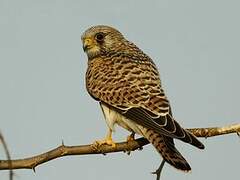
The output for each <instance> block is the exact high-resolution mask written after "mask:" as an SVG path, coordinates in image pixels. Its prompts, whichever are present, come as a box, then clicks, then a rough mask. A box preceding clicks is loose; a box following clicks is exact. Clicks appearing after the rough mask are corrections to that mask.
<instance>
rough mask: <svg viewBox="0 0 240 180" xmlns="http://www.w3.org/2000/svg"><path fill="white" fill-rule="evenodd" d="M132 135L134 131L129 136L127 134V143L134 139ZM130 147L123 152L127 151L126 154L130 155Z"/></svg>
mask: <svg viewBox="0 0 240 180" xmlns="http://www.w3.org/2000/svg"><path fill="white" fill-rule="evenodd" d="M134 136H135V132H132V133H131V134H130V135H129V136H127V143H130V142H132V141H134V140H135V139H134ZM131 151H132V149H130V148H128V149H127V150H126V151H125V152H126V153H127V155H130V153H131Z"/></svg>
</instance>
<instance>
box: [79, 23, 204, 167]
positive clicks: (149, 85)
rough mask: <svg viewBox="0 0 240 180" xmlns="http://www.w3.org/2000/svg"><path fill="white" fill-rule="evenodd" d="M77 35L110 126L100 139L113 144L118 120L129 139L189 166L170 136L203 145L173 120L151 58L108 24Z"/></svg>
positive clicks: (178, 164) (89, 87)
mask: <svg viewBox="0 0 240 180" xmlns="http://www.w3.org/2000/svg"><path fill="white" fill-rule="evenodd" d="M81 39H82V42H83V49H84V51H85V52H86V54H87V56H88V69H87V72H86V87H87V91H88V92H89V94H90V95H91V96H92V97H93V98H94V99H95V100H97V101H98V102H99V103H100V106H101V108H102V110H103V113H104V116H105V120H106V123H107V126H108V129H109V131H108V134H107V137H106V139H104V140H102V141H98V142H99V143H100V144H109V145H113V146H114V145H115V143H114V142H113V140H112V132H113V131H114V125H115V124H118V125H119V126H121V127H123V128H125V129H127V130H128V131H130V132H131V135H130V136H128V138H127V140H131V139H133V138H134V134H135V133H137V134H139V135H142V136H143V137H145V138H146V139H147V140H148V141H149V142H150V143H152V145H153V146H154V147H155V148H156V149H157V151H158V152H159V153H160V154H161V155H162V157H163V159H164V160H165V161H167V162H168V163H169V164H171V165H172V166H174V167H175V168H177V169H180V170H183V171H189V170H191V167H190V165H189V164H188V162H187V161H186V160H185V159H184V157H183V156H182V155H181V154H180V152H179V151H178V150H177V149H176V147H175V145H174V141H173V139H174V138H176V139H179V140H181V141H183V142H186V143H189V144H191V145H193V146H196V147H198V148H200V149H203V148H204V145H203V144H202V143H201V142H200V141H199V140H198V139H197V138H196V137H195V136H194V135H192V134H191V133H190V132H188V131H187V130H185V129H183V128H182V127H181V126H180V125H179V123H178V122H177V121H175V119H174V118H173V116H172V112H171V108H170V104H169V101H168V99H167V97H166V96H165V94H164V91H163V89H162V85H161V81H160V77H159V72H158V70H157V67H156V65H155V64H154V62H153V61H152V59H151V58H150V57H149V56H148V55H146V54H145V53H144V52H143V51H142V50H140V49H139V48H138V47H137V46H136V45H135V44H133V43H132V42H130V41H128V40H127V39H126V38H125V37H124V36H123V35H122V34H121V33H120V32H119V31H118V30H116V29H114V28H112V27H109V26H103V25H98V26H94V27H91V28H89V29H87V30H86V31H85V32H84V33H83V35H82V37H81Z"/></svg>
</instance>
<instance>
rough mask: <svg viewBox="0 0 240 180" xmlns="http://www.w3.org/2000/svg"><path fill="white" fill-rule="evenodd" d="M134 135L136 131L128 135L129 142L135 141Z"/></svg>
mask: <svg viewBox="0 0 240 180" xmlns="http://www.w3.org/2000/svg"><path fill="white" fill-rule="evenodd" d="M134 136H135V132H132V133H131V134H130V135H129V136H127V142H131V141H134V140H135V139H134Z"/></svg>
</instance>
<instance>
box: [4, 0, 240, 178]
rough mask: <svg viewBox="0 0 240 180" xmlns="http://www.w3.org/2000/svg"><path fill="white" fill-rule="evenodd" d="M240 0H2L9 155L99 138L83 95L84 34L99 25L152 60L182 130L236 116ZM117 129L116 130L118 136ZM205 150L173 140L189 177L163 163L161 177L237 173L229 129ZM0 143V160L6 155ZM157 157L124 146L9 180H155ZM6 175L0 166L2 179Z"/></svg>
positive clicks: (100, 125) (98, 118) (100, 130)
mask: <svg viewBox="0 0 240 180" xmlns="http://www.w3.org/2000/svg"><path fill="white" fill-rule="evenodd" d="M239 7H240V1H237V0H235V1H234V0H229V1H224V0H201V1H193V0H182V1H179V0H172V1H169V0H151V1H139V0H135V1H133V0H132V1H127V0H121V1H112V0H101V1H97V0H92V1H86V0H85V1H82V0H68V1H67V0H65V1H63V0H55V1H53V0H41V1H32V0H21V1H17V0H0V130H1V132H2V133H3V134H4V136H5V139H6V141H7V143H8V147H9V149H10V152H11V155H12V158H13V159H17V158H24V157H29V156H32V155H36V154H39V153H43V152H45V151H48V150H50V149H52V148H55V147H57V146H58V145H60V144H61V141H62V140H64V142H65V144H66V145H80V144H88V143H91V142H93V141H94V140H96V139H101V138H103V137H104V136H105V133H106V125H105V122H104V119H103V115H102V112H101V110H100V108H99V105H98V103H96V102H95V101H94V100H93V99H91V97H90V96H89V95H88V94H87V92H86V89H85V82H84V78H85V71H86V68H87V57H86V55H85V54H84V52H83V50H82V44H81V42H80V36H81V34H82V33H83V32H84V31H85V30H86V29H87V28H88V27H90V26H93V25H97V24H105V25H110V26H113V27H115V28H117V29H119V30H120V31H121V32H122V33H123V34H124V35H125V37H127V39H129V40H130V41H133V42H134V43H135V44H137V45H138V46H139V47H140V48H141V49H142V50H143V51H144V52H145V53H147V54H148V55H149V56H150V57H151V58H152V59H153V60H154V61H155V63H156V64H157V66H158V68H159V70H160V74H161V78H162V82H163V86H164V89H165V92H166V93H167V96H168V98H169V100H170V102H171V106H172V110H173V113H174V116H175V118H176V119H177V120H178V121H179V122H180V124H181V125H182V126H184V127H186V128H190V127H210V126H223V125H228V124H232V123H239V122H240V111H239V102H240V96H239V92H240V83H239V77H240V72H239V67H240V53H239V48H240V34H239V32H240V23H239V17H240V11H239ZM126 135H127V133H126V131H125V130H122V129H120V128H118V129H117V133H116V134H115V135H114V139H115V140H117V141H122V140H125V138H126ZM201 140H202V142H203V143H204V144H205V146H206V149H205V150H204V151H201V150H198V149H196V148H194V147H192V146H189V145H187V144H185V143H182V142H177V146H178V149H179V151H180V152H182V154H183V155H184V157H185V158H186V159H187V160H188V162H189V163H190V165H191V167H192V172H191V173H189V174H185V173H182V172H180V171H177V170H175V169H174V168H172V167H170V166H169V165H166V166H165V167H164V170H163V174H162V179H164V180H171V179H178V180H192V179H194V180H202V179H218V180H225V179H229V178H230V179H237V178H238V177H239V161H240V156H239V152H240V140H239V138H237V136H236V135H235V134H232V135H225V136H218V137H213V138H209V139H201ZM5 158H6V157H5V154H4V151H3V148H2V147H0V159H5ZM160 160H161V158H160V156H159V154H158V153H157V152H156V151H155V150H154V148H153V147H152V146H149V145H148V146H146V147H144V149H143V150H142V151H136V152H133V153H132V154H131V155H130V156H127V155H126V154H124V153H115V154H109V155H107V156H102V155H87V156H72V157H70V156H69V157H64V158H61V159H57V160H53V161H50V162H48V163H45V164H43V165H40V166H39V167H37V168H36V173H34V172H33V171H31V170H16V171H15V174H16V176H15V180H51V179H58V180H65V179H86V180H95V179H101V180H112V179H114V180H120V179H121V180H122V179H126V180H128V179H129V180H130V179H145V180H147V179H148V180H153V179H155V176H153V175H151V173H150V172H152V171H154V170H155V169H156V168H157V167H158V165H159V163H160ZM7 175H8V172H7V171H1V172H0V180H5V179H7Z"/></svg>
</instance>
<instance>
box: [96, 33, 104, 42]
mask: <svg viewBox="0 0 240 180" xmlns="http://www.w3.org/2000/svg"><path fill="white" fill-rule="evenodd" d="M103 38H104V34H103V33H97V34H96V35H95V39H96V40H97V41H98V42H101V41H103Z"/></svg>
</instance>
